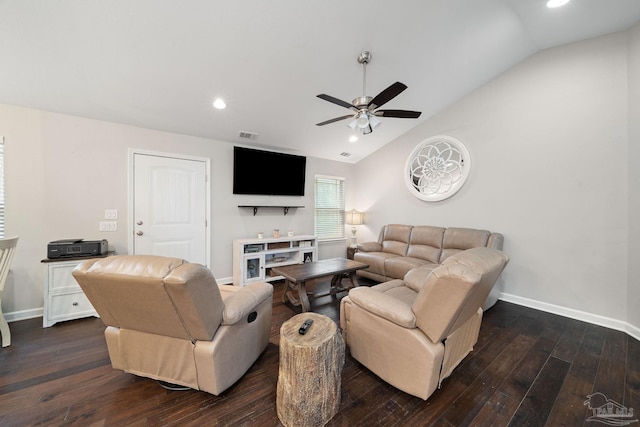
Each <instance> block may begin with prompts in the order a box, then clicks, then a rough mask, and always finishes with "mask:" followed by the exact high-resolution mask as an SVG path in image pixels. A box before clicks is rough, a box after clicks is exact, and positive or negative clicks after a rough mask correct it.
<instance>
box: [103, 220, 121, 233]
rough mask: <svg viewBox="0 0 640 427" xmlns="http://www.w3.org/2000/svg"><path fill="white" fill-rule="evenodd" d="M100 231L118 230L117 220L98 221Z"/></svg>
mask: <svg viewBox="0 0 640 427" xmlns="http://www.w3.org/2000/svg"><path fill="white" fill-rule="evenodd" d="M100 231H118V222H117V221H100Z"/></svg>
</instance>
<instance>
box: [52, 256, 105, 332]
mask: <svg viewBox="0 0 640 427" xmlns="http://www.w3.org/2000/svg"><path fill="white" fill-rule="evenodd" d="M86 260H87V258H83V259H75V260H62V261H57V260H56V261H53V260H45V261H43V262H44V263H45V265H46V267H47V270H46V272H45V280H44V313H43V316H42V327H43V328H48V327H49V326H52V325H53V324H54V323H56V322H62V321H64V320H71V319H79V318H82V317H89V316H95V317H98V313H96V311H95V309H94V308H93V306H92V305H91V303H90V302H89V299H88V298H87V297H86V295H85V294H84V292H82V289H80V285H78V282H76V280H75V279H74V278H73V276H72V275H71V272H72V271H73V269H74V268H76V266H77V265H78V264H80V263H82V262H84V261H86Z"/></svg>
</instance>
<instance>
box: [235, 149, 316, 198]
mask: <svg viewBox="0 0 640 427" xmlns="http://www.w3.org/2000/svg"><path fill="white" fill-rule="evenodd" d="M306 168H307V158H306V157H304V156H296V155H293V154H284V153H276V152H273V151H263V150H255V149H252V148H244V147H233V194H254V195H269V196H304V183H305V174H306Z"/></svg>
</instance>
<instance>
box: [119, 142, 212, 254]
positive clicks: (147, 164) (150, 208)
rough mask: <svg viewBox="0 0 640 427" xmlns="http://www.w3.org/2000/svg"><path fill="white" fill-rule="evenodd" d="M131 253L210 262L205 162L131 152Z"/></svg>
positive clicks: (206, 165)
mask: <svg viewBox="0 0 640 427" xmlns="http://www.w3.org/2000/svg"><path fill="white" fill-rule="evenodd" d="M132 166H133V183H132V185H133V188H132V195H133V197H132V199H133V200H132V206H133V208H132V217H131V221H132V224H131V227H130V229H131V230H132V234H133V236H132V240H131V245H132V250H131V253H133V254H148V255H163V256H170V257H176V258H183V259H185V260H187V261H190V262H196V263H199V264H203V265H206V266H209V257H208V253H209V251H208V242H209V239H208V237H207V235H208V224H207V212H208V206H209V204H208V189H207V188H208V185H207V170H208V162H207V161H206V160H194V159H190V158H177V157H171V156H164V155H153V154H143V153H133V159H132Z"/></svg>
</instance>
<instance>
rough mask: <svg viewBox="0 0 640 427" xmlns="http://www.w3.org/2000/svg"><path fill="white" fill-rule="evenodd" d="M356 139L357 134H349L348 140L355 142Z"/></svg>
mask: <svg viewBox="0 0 640 427" xmlns="http://www.w3.org/2000/svg"><path fill="white" fill-rule="evenodd" d="M357 140H358V137H357V136H355V135H351V136H350V137H349V142H356V141H357Z"/></svg>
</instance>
